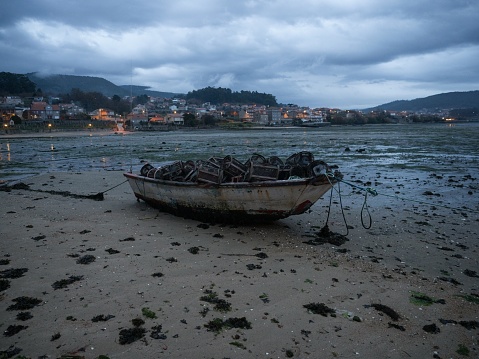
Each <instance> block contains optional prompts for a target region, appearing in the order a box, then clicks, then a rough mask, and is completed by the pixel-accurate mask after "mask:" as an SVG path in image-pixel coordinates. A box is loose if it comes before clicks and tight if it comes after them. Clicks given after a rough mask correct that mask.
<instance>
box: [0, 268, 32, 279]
mask: <svg viewBox="0 0 479 359" xmlns="http://www.w3.org/2000/svg"><path fill="white" fill-rule="evenodd" d="M26 272H28V268H11V269H5V270H2V271H0V278H9V279H15V278H20V277H23V274H24V273H26Z"/></svg>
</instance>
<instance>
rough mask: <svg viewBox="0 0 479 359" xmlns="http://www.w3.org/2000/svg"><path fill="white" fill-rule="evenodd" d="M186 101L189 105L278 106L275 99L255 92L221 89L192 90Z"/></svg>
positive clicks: (209, 87)
mask: <svg viewBox="0 0 479 359" xmlns="http://www.w3.org/2000/svg"><path fill="white" fill-rule="evenodd" d="M185 98H186V100H188V102H190V103H196V104H202V103H205V102H211V103H213V104H223V103H235V104H257V105H265V106H278V103H277V102H276V97H275V96H273V95H271V94H267V93H259V92H257V91H243V90H242V91H231V89H229V88H223V87H218V88H215V87H211V86H208V87H205V88H202V89H200V90H193V91H190V92H188V93H187V94H186V96H185Z"/></svg>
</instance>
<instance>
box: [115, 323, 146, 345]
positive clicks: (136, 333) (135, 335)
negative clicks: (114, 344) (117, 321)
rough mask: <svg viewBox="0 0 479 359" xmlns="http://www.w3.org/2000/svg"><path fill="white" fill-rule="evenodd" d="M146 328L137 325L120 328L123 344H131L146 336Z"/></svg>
mask: <svg viewBox="0 0 479 359" xmlns="http://www.w3.org/2000/svg"><path fill="white" fill-rule="evenodd" d="M145 333H146V330H145V328H140V327H135V328H129V329H122V330H120V340H119V343H120V344H121V345H125V344H131V343H133V342H136V341H137V340H139V339H141V338H143V337H144V336H145Z"/></svg>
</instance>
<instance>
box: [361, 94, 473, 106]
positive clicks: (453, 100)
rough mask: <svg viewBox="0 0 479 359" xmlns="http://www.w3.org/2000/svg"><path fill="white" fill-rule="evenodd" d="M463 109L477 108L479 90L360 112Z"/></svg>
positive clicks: (392, 103) (395, 102) (402, 101)
mask: <svg viewBox="0 0 479 359" xmlns="http://www.w3.org/2000/svg"><path fill="white" fill-rule="evenodd" d="M465 108H479V90H475V91H455V92H445V93H440V94H436V95H431V96H427V97H422V98H416V99H413V100H396V101H392V102H388V103H385V104H382V105H378V106H375V107H371V108H367V109H364V110H362V111H378V110H387V111H422V110H428V111H432V110H442V109H465Z"/></svg>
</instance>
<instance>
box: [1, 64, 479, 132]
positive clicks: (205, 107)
mask: <svg viewBox="0 0 479 359" xmlns="http://www.w3.org/2000/svg"><path fill="white" fill-rule="evenodd" d="M2 75H4V76H6V77H7V79H13V80H11V81H10V82H8V81H7V83H10V84H14V85H15V86H16V88H15V86H10V87H5V86H4V88H3V89H2V90H3V93H4V94H5V95H4V96H2V97H0V113H1V115H2V131H3V132H8V133H15V132H23V131H24V132H30V131H38V132H40V131H58V130H95V129H111V130H115V131H167V130H174V129H180V128H190V129H195V128H196V129H208V128H238V129H240V128H250V127H292V126H299V127H311V128H315V127H325V126H332V125H365V124H393V123H395V124H399V123H403V124H410V123H425V122H455V121H477V120H478V113H477V108H466V109H464V108H463V109H454V108H450V109H441V108H438V109H436V110H434V111H431V110H421V111H403V110H402V111H399V110H398V111H393V110H382V109H372V110H368V111H359V110H342V109H337V108H324V107H323V108H310V107H300V106H297V105H294V104H287V105H284V104H277V103H276V99H275V98H274V96H272V95H269V94H259V93H257V92H248V91H241V92H240V93H233V94H232V93H231V90H229V89H221V88H219V89H215V88H211V87H208V88H205V89H202V90H196V91H193V92H191V93H188V94H187V95H186V96H177V97H171V98H166V97H157V96H149V95H146V94H143V95H139V96H133V95H130V96H122V97H120V96H118V95H113V96H105V95H103V94H102V93H100V92H83V91H81V90H79V89H72V90H71V92H70V93H68V94H63V95H57V96H53V95H44V94H42V93H41V90H39V89H36V87H35V84H33V83H31V82H30V81H29V80H28V79H26V80H25V76H22V75H14V74H9V73H2ZM12 75H13V76H12ZM19 81H21V82H20V84H19ZM4 83H5V81H4ZM22 86H23V87H22ZM9 88H11V89H12V90H11V92H17V93H19V92H23V96H22V95H20V94H9V93H6V92H7V91H8V89H9ZM29 90H30V91H32V92H34V93H35V95H34V96H31V95H30V96H28V95H25V94H26V93H28V91H29ZM30 93H31V92H30ZM0 94H1V93H0ZM225 94H226V95H225ZM231 95H236V96H231ZM226 98H227V99H230V100H235V101H239V100H243V101H242V103H238V102H224V101H221V100H224V99H226ZM209 99H211V101H208V100H209ZM246 101H251V103H246ZM261 102H262V103H263V104H261Z"/></svg>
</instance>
